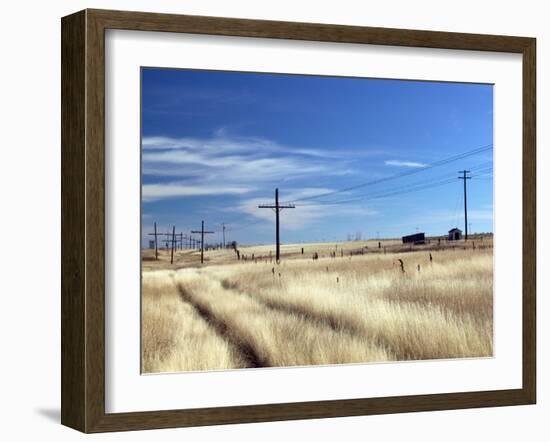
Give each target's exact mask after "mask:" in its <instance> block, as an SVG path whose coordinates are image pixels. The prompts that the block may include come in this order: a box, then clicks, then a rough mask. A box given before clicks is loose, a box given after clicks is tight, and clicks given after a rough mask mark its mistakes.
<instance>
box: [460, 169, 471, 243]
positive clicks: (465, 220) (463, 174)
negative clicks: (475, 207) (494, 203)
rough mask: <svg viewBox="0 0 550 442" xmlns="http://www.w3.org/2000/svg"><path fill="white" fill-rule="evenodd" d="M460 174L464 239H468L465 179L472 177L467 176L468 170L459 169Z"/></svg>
mask: <svg viewBox="0 0 550 442" xmlns="http://www.w3.org/2000/svg"><path fill="white" fill-rule="evenodd" d="M458 173H461V174H462V176H459V177H458V179H459V180H464V240H467V239H468V203H467V201H468V200H467V199H466V180H471V179H472V177H469V176H467V174H469V173H470V171H469V170H460V171H459V172H458Z"/></svg>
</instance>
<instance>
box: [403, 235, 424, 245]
mask: <svg viewBox="0 0 550 442" xmlns="http://www.w3.org/2000/svg"><path fill="white" fill-rule="evenodd" d="M425 242H426V237H425V236H424V233H415V234H414V235H407V236H404V237H403V244H407V243H413V244H424V243H425Z"/></svg>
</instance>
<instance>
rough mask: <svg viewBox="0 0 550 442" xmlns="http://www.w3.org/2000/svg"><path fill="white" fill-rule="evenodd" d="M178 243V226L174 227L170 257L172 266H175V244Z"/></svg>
mask: <svg viewBox="0 0 550 442" xmlns="http://www.w3.org/2000/svg"><path fill="white" fill-rule="evenodd" d="M175 243H176V226H172V253H171V255H170V264H174V244H175Z"/></svg>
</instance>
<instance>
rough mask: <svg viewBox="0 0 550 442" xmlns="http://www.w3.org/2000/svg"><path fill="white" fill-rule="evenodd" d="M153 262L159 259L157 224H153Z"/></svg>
mask: <svg viewBox="0 0 550 442" xmlns="http://www.w3.org/2000/svg"><path fill="white" fill-rule="evenodd" d="M154 235H155V260H157V261H158V259H159V249H158V247H157V223H155V233H154Z"/></svg>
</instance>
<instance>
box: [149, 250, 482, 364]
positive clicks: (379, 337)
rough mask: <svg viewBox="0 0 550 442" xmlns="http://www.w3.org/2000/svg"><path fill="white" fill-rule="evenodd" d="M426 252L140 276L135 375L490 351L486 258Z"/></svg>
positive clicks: (474, 354) (477, 253)
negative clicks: (139, 348) (139, 351)
mask: <svg viewBox="0 0 550 442" xmlns="http://www.w3.org/2000/svg"><path fill="white" fill-rule="evenodd" d="M432 255H433V261H431V260H430V259H429V253H428V252H426V251H420V252H410V253H403V254H387V255H385V254H376V255H364V256H361V255H359V256H352V257H344V258H339V257H338V258H336V259H335V258H328V257H326V258H321V259H319V260H315V261H313V260H311V259H292V260H284V261H283V262H282V263H281V264H280V265H275V264H270V263H269V262H268V263H266V262H265V261H262V262H257V263H254V262H246V263H243V262H234V261H228V262H227V263H226V264H222V263H218V264H217V265H212V266H204V267H203V268H183V269H179V270H176V271H166V270H165V271H145V272H144V273H143V336H142V345H143V368H144V371H146V372H159V371H186V370H208V369H226V368H242V367H265V366H293V365H319V364H339V363H353V362H375V361H392V360H419V359H440V358H461V357H486V356H491V355H492V353H493V338H492V336H493V263H492V253H491V251H490V250H488V251H487V250H483V251H481V250H454V251H453V250H445V251H440V252H432ZM397 259H402V260H403V261H404V266H405V272H404V273H403V272H402V271H401V269H400V266H399V265H398V264H397ZM418 266H420V270H419V267H418Z"/></svg>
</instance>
